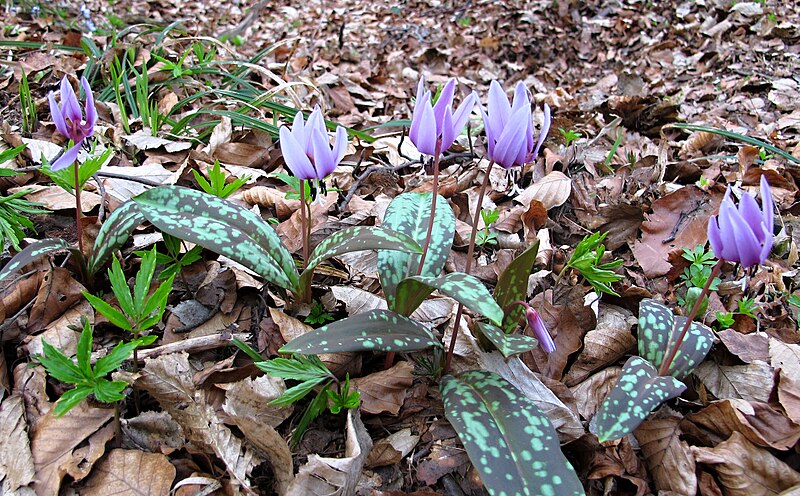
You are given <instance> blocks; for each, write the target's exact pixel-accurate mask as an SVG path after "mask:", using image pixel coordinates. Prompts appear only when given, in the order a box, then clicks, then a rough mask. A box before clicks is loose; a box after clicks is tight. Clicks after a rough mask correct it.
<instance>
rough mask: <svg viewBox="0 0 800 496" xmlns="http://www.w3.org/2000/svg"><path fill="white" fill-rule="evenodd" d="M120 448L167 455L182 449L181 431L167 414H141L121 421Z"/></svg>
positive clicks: (183, 440)
mask: <svg viewBox="0 0 800 496" xmlns="http://www.w3.org/2000/svg"><path fill="white" fill-rule="evenodd" d="M120 423H121V424H122V447H123V448H130V449H139V450H142V451H148V452H150V453H162V454H165V455H168V454H170V453H172V452H173V451H175V450H177V449H181V448H183V445H184V444H186V438H185V437H184V436H183V429H181V426H180V425H179V424H178V423H177V422H175V420H174V419H173V418H172V417H171V416H170V415H169V413H167V412H142V413H141V414H139V415H137V416H136V417H133V418H131V419H121V420H120Z"/></svg>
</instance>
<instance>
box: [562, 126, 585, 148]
mask: <svg viewBox="0 0 800 496" xmlns="http://www.w3.org/2000/svg"><path fill="white" fill-rule="evenodd" d="M558 132H559V133H561V136H563V137H564V146H569V145H571V144H572V142H573V141H577V140H578V139H580V138H582V137H583V135H582V134H581V133H578V132H576V131H573V130H572V129H570V130H569V131H565V130H564V129H563V128H558Z"/></svg>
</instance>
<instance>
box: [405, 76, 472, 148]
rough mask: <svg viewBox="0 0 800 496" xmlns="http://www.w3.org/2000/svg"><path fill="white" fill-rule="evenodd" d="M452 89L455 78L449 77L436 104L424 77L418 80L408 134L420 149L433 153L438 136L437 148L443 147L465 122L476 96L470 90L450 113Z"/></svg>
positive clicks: (454, 86)
mask: <svg viewBox="0 0 800 496" xmlns="http://www.w3.org/2000/svg"><path fill="white" fill-rule="evenodd" d="M455 89H456V80H455V78H452V79H450V81H448V82H447V84H445V85H444V88H443V89H442V92H441V94H439V99H438V100H436V105H432V104H431V92H430V91H428V90H426V89H425V84H424V80H423V79H420V80H419V84H418V85H417V102H416V103H415V104H414V114H413V115H412V117H411V129H410V130H409V132H408V137H409V138H410V139H411V142H412V143H414V145H415V146H416V147H417V150H419V151H420V153H424V154H425V155H435V154H436V142H437V141H438V140H441V148H440V151H445V150H447V149H448V148H450V147H451V146H452V145H453V142H454V141H455V139H456V137H457V136H458V135H459V134H461V131H462V130H463V129H464V126H465V125H466V124H467V120H468V119H469V115H470V114H471V113H472V109H473V108H475V103H476V102H477V101H478V96H477V95H476V94H475V93H471V94H470V95H469V96H467V97H466V98H465V99H464V101H463V102H461V106H459V107H458V110H456V112H455V114H453V95H454V93H455Z"/></svg>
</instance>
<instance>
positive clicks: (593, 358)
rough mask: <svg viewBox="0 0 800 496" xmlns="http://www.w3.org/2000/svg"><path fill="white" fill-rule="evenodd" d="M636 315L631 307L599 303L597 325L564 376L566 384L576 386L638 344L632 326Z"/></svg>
mask: <svg viewBox="0 0 800 496" xmlns="http://www.w3.org/2000/svg"><path fill="white" fill-rule="evenodd" d="M634 324H636V317H634V316H633V313H631V312H630V311H629V310H626V309H624V308H622V307H617V306H614V305H606V304H604V303H600V311H599V313H598V316H597V327H596V328H595V329H594V330H591V331H589V332H588V333H586V337H585V338H584V340H583V342H584V345H583V351H582V352H581V354H580V355H578V359H577V360H576V361H575V363H574V364H573V365H572V367H570V369H569V372H567V374H566V376H564V384H566V385H567V386H570V387H571V386H574V385H576V384H578V383H580V382H581V381H583V380H584V379H586V378H587V377H589V375H591V374H592V373H594V371H596V370H598V369H599V368H600V367H603V366H605V365H608V364H610V363H614V362H616V361H617V360H618V359H620V358H622V357H623V356H624V355H625V354H626V353H627V352H628V351H629V350H631V349H632V348H633V347H635V346H636V338H635V337H634V336H633V333H632V332H631V329H632V328H633V325H634Z"/></svg>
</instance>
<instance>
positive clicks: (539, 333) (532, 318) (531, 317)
mask: <svg viewBox="0 0 800 496" xmlns="http://www.w3.org/2000/svg"><path fill="white" fill-rule="evenodd" d="M525 319H526V320H527V321H528V325H529V326H530V328H531V330H532V331H533V334H534V335H535V336H536V339H538V340H539V346H541V347H542V350H544V351H545V352H546V353H552V352H554V351H556V344H555V343H554V342H553V338H552V336H550V332H548V330H547V326H546V325H545V324H544V321H543V320H542V317H541V315H539V312H537V311H536V310H534V309H533V308H531V307H528V308H527V309H526V310H525Z"/></svg>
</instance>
